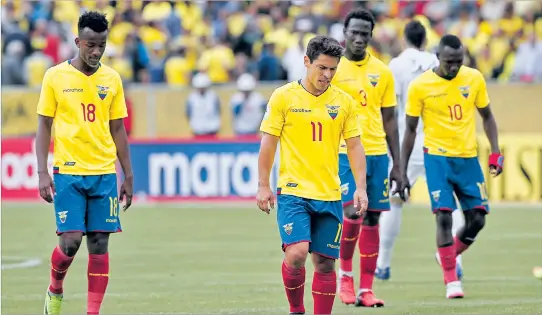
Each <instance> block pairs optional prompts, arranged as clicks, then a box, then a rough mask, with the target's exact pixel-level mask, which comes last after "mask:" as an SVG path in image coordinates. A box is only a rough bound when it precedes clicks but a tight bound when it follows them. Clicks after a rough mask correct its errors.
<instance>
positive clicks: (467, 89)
mask: <svg viewBox="0 0 542 315" xmlns="http://www.w3.org/2000/svg"><path fill="white" fill-rule="evenodd" d="M459 91H460V92H461V95H463V97H464V98H469V92H470V87H469V86H460V87H459Z"/></svg>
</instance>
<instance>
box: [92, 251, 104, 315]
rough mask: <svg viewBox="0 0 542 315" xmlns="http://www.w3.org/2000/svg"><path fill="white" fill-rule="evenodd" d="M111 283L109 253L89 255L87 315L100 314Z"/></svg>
mask: <svg viewBox="0 0 542 315" xmlns="http://www.w3.org/2000/svg"><path fill="white" fill-rule="evenodd" d="M108 282H109V253H105V254H102V255H96V254H89V255H88V297H87V314H99V313H100V306H101V305H102V302H103V299H104V295H105V290H106V289H107V283H108Z"/></svg>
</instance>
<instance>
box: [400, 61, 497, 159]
mask: <svg viewBox="0 0 542 315" xmlns="http://www.w3.org/2000/svg"><path fill="white" fill-rule="evenodd" d="M488 105H489V96H488V94H487V88H486V81H485V79H484V76H483V75H482V73H481V72H480V71H478V70H476V69H473V68H469V67H466V66H462V67H461V69H459V72H458V74H457V76H456V77H455V78H454V79H452V80H446V79H443V78H441V77H439V76H438V75H437V74H436V73H435V72H434V71H433V70H428V71H426V72H424V73H423V74H421V75H420V76H419V77H417V78H416V79H415V80H413V81H412V83H411V84H410V86H409V89H408V99H407V105H406V114H407V115H408V116H413V117H419V116H421V117H422V120H423V126H424V134H425V137H424V147H425V151H426V152H427V153H429V154H434V155H443V156H451V157H464V158H468V157H475V156H476V155H477V143H476V108H484V107H486V106H488Z"/></svg>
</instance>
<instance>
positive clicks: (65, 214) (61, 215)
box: [58, 211, 68, 223]
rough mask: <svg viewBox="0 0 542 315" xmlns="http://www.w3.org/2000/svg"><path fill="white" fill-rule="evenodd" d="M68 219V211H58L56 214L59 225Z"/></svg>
mask: <svg viewBox="0 0 542 315" xmlns="http://www.w3.org/2000/svg"><path fill="white" fill-rule="evenodd" d="M67 217H68V211H60V212H59V213H58V219H59V220H60V222H61V223H64V222H66V218H67Z"/></svg>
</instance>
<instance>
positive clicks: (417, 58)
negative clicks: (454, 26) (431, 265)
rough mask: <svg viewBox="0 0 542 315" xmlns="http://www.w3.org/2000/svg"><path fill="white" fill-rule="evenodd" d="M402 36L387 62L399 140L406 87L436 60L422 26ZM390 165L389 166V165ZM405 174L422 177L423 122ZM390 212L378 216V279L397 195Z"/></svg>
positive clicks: (397, 215) (394, 226) (385, 265)
mask: <svg viewBox="0 0 542 315" xmlns="http://www.w3.org/2000/svg"><path fill="white" fill-rule="evenodd" d="M404 37H405V38H404V39H405V42H406V46H407V48H406V49H405V50H404V51H403V52H402V53H401V54H400V55H399V56H397V57H395V58H393V59H392V60H391V61H390V64H389V67H390V69H391V71H392V73H393V76H394V80H395V93H396V94H397V125H398V128H399V139H400V142H401V143H403V137H404V134H405V127H406V123H405V121H406V114H405V108H406V99H407V91H408V86H409V84H410V82H411V81H412V80H414V79H415V78H416V77H417V76H418V75H420V74H422V73H424V72H425V71H427V70H430V69H433V68H435V67H436V66H438V59H437V56H436V55H435V54H432V53H429V52H427V51H424V50H423V49H424V46H425V43H426V31H425V28H424V26H423V25H422V24H421V23H420V22H418V21H416V20H413V21H411V22H409V23H408V24H407V25H406V26H405V30H404ZM389 167H390V168H391V167H392V165H391V164H390V166H389ZM407 173H408V174H407V176H408V178H409V179H410V181H411V183H410V186H411V187H412V186H414V183H415V182H416V181H417V180H418V179H420V178H425V168H424V165H423V123H422V122H421V121H420V123H419V124H418V130H417V138H416V142H415V144H414V149H413V151H412V155H411V157H410V162H409V165H408V170H407ZM390 205H391V211H385V212H383V213H382V214H381V217H380V252H379V254H378V261H377V269H376V271H375V276H376V277H377V278H378V279H381V280H388V279H389V278H390V265H391V254H392V250H393V245H394V243H395V239H396V238H397V235H398V233H399V230H400V227H401V217H402V207H403V202H402V200H401V199H400V198H399V196H397V195H394V196H391V197H390ZM462 215H463V214H462V213H461V211H454V232H455V231H457V230H458V229H459V228H460V227H461V226H462V225H463V223H462V221H463V217H462ZM460 260H461V259H460V257H459V259H458V264H457V266H458V275H459V276H460V277H461V273H462V271H461V265H460Z"/></svg>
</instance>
